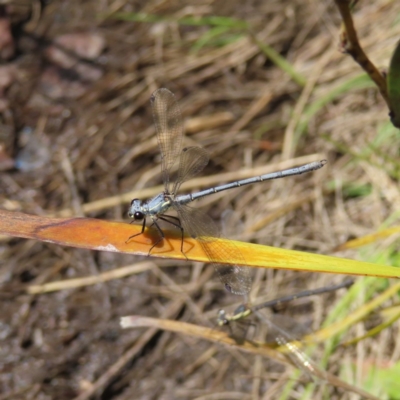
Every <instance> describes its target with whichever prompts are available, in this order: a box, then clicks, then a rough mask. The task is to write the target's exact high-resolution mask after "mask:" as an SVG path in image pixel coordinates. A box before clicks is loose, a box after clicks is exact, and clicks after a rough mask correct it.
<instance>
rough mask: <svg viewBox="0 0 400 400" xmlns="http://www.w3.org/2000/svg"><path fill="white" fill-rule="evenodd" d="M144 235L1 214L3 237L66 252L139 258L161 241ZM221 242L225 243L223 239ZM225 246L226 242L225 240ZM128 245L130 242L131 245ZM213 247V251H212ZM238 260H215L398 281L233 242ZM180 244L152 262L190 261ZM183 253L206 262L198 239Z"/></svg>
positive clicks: (337, 262) (371, 268)
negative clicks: (74, 250)
mask: <svg viewBox="0 0 400 400" xmlns="http://www.w3.org/2000/svg"><path fill="white" fill-rule="evenodd" d="M140 231H141V227H140V226H138V225H130V224H127V223H121V222H110V221H103V220H99V219H93V218H49V217H41V216H34V215H28V214H22V213H17V212H12V211H5V210H0V234H5V235H10V236H15V237H21V238H26V239H35V240H41V241H45V242H50V243H56V244H59V245H63V246H71V247H78V248H85V249H91V250H99V251H114V252H120V253H128V254H135V255H148V253H149V249H150V248H151V246H152V244H153V243H154V242H155V241H156V240H157V238H158V236H157V233H156V231H154V230H152V229H146V231H145V233H144V234H143V235H139V236H137V237H135V238H132V239H131V240H129V241H128V239H129V237H131V236H132V235H135V234H137V233H139V232H140ZM221 240H223V239H221ZM224 240H225V239H224ZM127 241H128V242H127ZM212 245H213V244H212V243H210V244H209V246H210V247H211V248H212ZM234 245H235V246H236V248H237V249H238V250H239V252H240V255H241V256H242V257H240V259H234V258H232V259H229V260H227V259H221V260H215V261H218V262H221V263H223V264H230V265H234V264H243V259H244V260H245V263H246V264H245V265H247V266H250V267H258V268H278V269H291V270H298V271H313V272H329V273H336V274H350V275H364V276H378V277H385V278H398V277H400V269H398V268H395V267H391V266H385V265H378V264H373V263H367V262H361V261H354V260H348V259H344V258H338V257H331V256H324V255H319V254H311V253H305V252H300V251H293V250H285V249H279V248H275V247H269V246H262V245H256V244H250V243H244V242H237V241H235V242H234ZM180 249H181V238H180V234H179V233H177V232H170V231H166V238H165V240H163V241H161V243H160V244H159V245H157V246H156V247H155V248H154V249H153V250H152V253H151V256H153V257H161V258H171V259H177V260H186V258H185V256H184V255H183V254H182V252H181V250H180ZM184 251H185V253H186V256H187V258H188V259H189V260H193V261H202V262H208V257H207V255H206V254H205V253H204V251H203V249H202V246H201V245H200V244H199V243H198V242H197V241H196V240H194V239H191V238H188V237H185V239H184Z"/></svg>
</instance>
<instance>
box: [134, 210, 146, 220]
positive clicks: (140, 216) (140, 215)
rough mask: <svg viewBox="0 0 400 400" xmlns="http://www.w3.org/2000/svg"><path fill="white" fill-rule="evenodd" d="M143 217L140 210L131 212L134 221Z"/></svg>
mask: <svg viewBox="0 0 400 400" xmlns="http://www.w3.org/2000/svg"><path fill="white" fill-rule="evenodd" d="M143 218H144V214H143V213H142V212H140V211H136V212H135V213H134V214H133V219H134V220H135V221H141V220H142V219H143Z"/></svg>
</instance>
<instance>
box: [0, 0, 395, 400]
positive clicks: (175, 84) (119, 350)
mask: <svg viewBox="0 0 400 400" xmlns="http://www.w3.org/2000/svg"><path fill="white" fill-rule="evenodd" d="M38 6H39V2H33V3H32V4H31V3H25V2H19V3H15V5H13V6H10V5H6V6H3V7H6V9H7V12H8V13H9V14H8V15H11V21H12V24H13V25H12V27H13V30H12V34H13V39H12V41H11V43H12V44H13V45H14V46H15V52H14V53H13V55H12V56H9V57H8V58H7V57H6V56H4V57H5V58H6V60H7V62H4V66H3V68H5V67H7V68H9V69H8V70H7V71H11V72H9V74H10V76H11V78H10V81H9V82H8V84H7V85H5V86H4V85H3V86H2V93H1V94H2V103H1V111H2V120H1V124H2V129H1V132H0V141H1V142H2V144H3V147H2V152H1V155H2V156H3V158H4V159H6V160H8V159H7V156H9V157H10V158H11V159H16V160H18V163H17V166H19V167H20V168H19V169H15V168H14V169H12V168H9V164H7V162H6V161H4V162H3V163H2V169H3V171H2V172H0V206H1V207H2V208H4V209H8V210H19V211H23V212H27V213H32V214H39V215H46V214H50V213H57V212H60V211H61V210H64V214H65V213H66V212H65V210H70V211H69V213H70V214H72V215H83V214H84V213H85V215H88V216H95V217H97V218H104V219H112V220H126V219H127V217H126V215H127V208H128V204H127V203H126V202H121V201H120V200H119V198H118V197H116V198H114V197H113V196H118V195H120V194H123V193H126V192H128V191H130V190H141V189H143V188H145V187H146V188H147V187H151V186H155V185H158V184H160V183H161V182H160V179H161V176H160V166H159V163H160V157H159V152H158V148H157V142H156V139H155V131H154V128H153V124H152V117H151V110H150V104H149V99H150V95H151V93H152V92H153V91H154V90H155V89H157V88H159V87H167V88H169V89H170V90H171V91H173V92H174V93H175V95H176V97H177V98H178V99H179V101H180V105H181V108H182V111H183V114H184V117H185V120H186V127H187V130H186V138H185V144H189V145H201V146H203V147H205V148H206V149H208V150H209V151H210V153H211V162H210V164H209V165H208V166H207V167H206V169H205V171H204V174H203V175H204V176H210V177H212V176H214V175H217V174H219V173H223V172H228V171H236V170H239V169H244V168H246V169H250V168H253V167H257V166H261V165H269V166H271V165H274V163H277V162H279V161H281V160H289V161H288V162H290V160H292V159H293V158H295V157H299V156H305V155H310V161H312V160H318V159H321V158H325V157H326V158H327V159H328V162H329V164H328V165H327V166H326V167H324V169H323V170H321V171H318V172H317V173H313V174H307V175H305V176H301V177H296V178H288V179H285V180H277V181H273V182H271V183H266V184H259V185H255V186H252V187H245V188H238V189H236V191H235V192H232V193H228V194H227V193H221V194H217V195H214V196H212V197H210V198H209V199H204V200H202V201H199V204H198V206H199V207H200V206H201V207H203V209H205V210H208V212H209V214H210V215H212V216H213V217H214V218H215V219H216V220H218V221H220V219H221V215H222V213H223V211H224V210H225V209H232V210H234V211H235V213H234V214H233V215H232V216H231V217H230V218H229V219H225V220H224V221H225V223H226V229H227V231H228V232H231V234H229V237H231V238H237V239H239V240H245V241H254V242H257V243H262V244H269V245H273V246H281V247H285V248H293V249H299V250H304V251H311V252H320V253H322V254H329V253H330V252H331V249H332V248H334V247H335V246H336V245H338V244H340V243H342V242H344V241H346V240H347V239H350V238H353V237H358V236H360V235H363V234H367V233H370V232H373V231H375V230H377V229H378V228H379V227H380V226H382V224H383V223H384V222H385V221H386V220H387V219H388V218H389V217H390V222H391V223H393V222H396V215H395V213H396V211H397V209H398V206H399V204H400V192H399V189H398V184H397V178H398V173H399V172H398V171H399V163H398V161H397V160H396V158H397V156H398V143H399V138H398V135H397V133H396V131H395V130H394V129H393V128H391V127H390V124H389V122H388V117H387V113H388V111H387V109H386V105H385V103H384V102H383V100H382V99H381V98H380V97H379V94H377V91H376V89H375V88H374V87H373V85H371V84H368V83H366V82H367V81H366V80H362V79H361V80H360V79H358V80H357V79H356V78H357V77H358V76H359V75H361V73H362V72H361V71H360V68H359V66H357V65H356V64H355V63H354V62H353V61H352V59H351V58H350V57H348V56H346V55H344V54H342V53H341V52H339V51H338V40H339V39H338V31H339V26H340V19H339V15H338V13H337V11H336V9H335V7H334V4H333V3H331V2H329V1H324V2H320V1H315V0H308V1H268V2H261V1H247V2H237V1H231V2H225V1H199V2H195V3H191V2H182V1H173V0H170V1H152V0H149V1H143V2H140V1H131V2H128V1H123V0H115V1H111V0H110V1H102V2H98V1H85V2H80V1H58V0H54V1H52V2H49V3H48V4H47V5H46V7H44V8H43V9H41V10H40V9H39V7H38ZM7 7H8V8H7ZM32 9H33V10H36V11H35V12H33V13H32V14H29V10H32ZM114 12H143V13H149V14H157V15H159V16H164V17H166V16H168V20H165V21H159V22H155V23H141V22H129V21H126V22H125V21H120V20H117V19H115V18H113V17H112V16H111V17H110V15H111V14H112V13H114ZM399 15H400V4H399V3H398V2H395V1H389V0H378V1H375V2H373V4H369V3H367V2H363V3H361V4H360V5H359V7H358V9H357V11H356V13H355V16H354V18H355V24H356V27H357V31H358V33H359V37H360V40H361V43H362V45H363V46H364V48H365V50H366V52H367V53H368V54H369V56H370V57H371V59H372V61H373V62H375V64H376V65H377V66H378V67H386V66H387V65H388V63H389V59H390V55H391V52H392V51H393V48H394V46H395V43H396V41H397V40H398V38H399V35H400V23H399V22H400V21H399ZM188 16H227V17H231V18H236V19H240V20H244V21H246V22H247V23H248V24H249V26H250V27H251V30H252V32H253V33H254V35H255V36H256V37H257V39H258V40H259V41H261V42H262V43H265V44H268V45H269V46H271V47H272V48H273V49H275V50H276V51H278V52H279V53H280V54H282V55H283V56H284V57H285V59H286V60H287V61H288V62H289V63H290V64H291V66H292V67H293V68H294V70H295V71H297V73H298V74H301V76H302V77H304V80H305V81H306V82H307V84H306V85H305V86H302V85H300V84H299V83H297V82H295V81H294V80H293V79H292V78H291V77H290V76H289V75H288V74H287V73H286V72H285V71H283V70H282V69H281V68H279V67H277V66H276V65H274V64H273V63H271V61H270V60H269V59H268V57H266V56H265V54H264V53H263V52H262V51H261V49H260V47H259V46H258V45H257V44H255V43H254V41H253V40H252V39H251V38H250V37H249V35H247V34H246V33H245V32H243V30H240V29H232V30H230V31H229V32H227V33H225V34H224V35H222V36H219V37H217V38H216V39H218V41H217V40H216V39H215V40H210V41H208V42H206V43H205V44H204V46H203V47H201V48H200V49H196V46H197V45H198V43H199V40H200V39H204V37H205V36H204V35H205V34H206V33H207V32H210V31H211V29H214V28H212V27H210V26H209V25H200V26H189V25H183V24H178V23H177V22H176V21H177V20H178V19H180V18H183V17H188ZM70 33H74V34H77V36H76V37H74V39H73V40H71V41H72V43H73V44H72V45H71V48H70V50H71V51H73V50H74V51H77V48H83V50H82V55H85V56H86V57H87V59H86V60H85V59H83V58H81V59H79V58H76V57H73V55H72V54H70V53H68V52H67V53H62V54H63V56H60V55H58V56H57V54H58V53H57V50H59V49H60V48H59V47H57V45H56V44H57V43H64V42H62V41H61V42H57V40H60V39H59V38H60V37H61V38H62V37H65V36H63V35H66V34H70ZM71 41H70V42H68V43H71ZM60 51H62V49H61V50H60ZM91 52H93V55H91ZM56 53H57V54H56ZM55 54H56V55H55ZM62 57H64V59H63V58H62ZM60 58H61V59H62V60H63V61H60ZM65 58H66V59H67V61H65ZM71 60H72V61H71ZM4 73H5V72H4V70H3V76H4ZM359 82H361V83H359ZM338 88H339V89H340V90H338ZM337 92H340V93H337ZM335 93H336V94H335ZM24 148H25V151H24V150H23V149H24ZM21 165H22V167H21ZM194 181H195V180H194ZM221 183H222V182H221ZM110 198H111V201H110ZM110 204H112V205H111V206H110ZM127 222H128V221H127ZM374 250H375V253H372V252H371V253H368V254H367V253H365V252H364V253H361V254H360V253H356V252H354V251H353V252H352V253H347V254H346V256H351V257H364V258H365V259H366V260H368V261H376V260H378V259H379V255H381V253H379V252H378V253H377V248H376V247H375V249H374ZM378 250H382V251H383V250H384V249H383V248H382V247H381V248H378ZM0 256H1V261H2V264H1V267H0V278H1V285H2V286H1V287H2V289H1V303H0V310H1V319H0V324H1V333H0V335H1V348H0V359H1V362H0V365H1V370H0V388H1V389H0V399H17V398H26V399H28V398H29V399H73V398H77V396H78V395H79V394H81V395H80V397H79V399H85V398H89V395H87V393H89V392H86V390H89V391H90V389H91V388H92V385H93V383H95V382H97V384H98V387H99V389H98V391H97V393H96V396H97V397H96V396H95V397H93V398H99V399H111V398H112V399H118V400H122V399H134V398H140V399H195V398H196V399H250V398H251V399H275V398H276V399H277V398H285V399H297V398H302V397H301V396H302V393H303V392H304V388H305V383H304V379H303V380H301V379H300V380H297V378H296V380H293V379H292V377H293V369H290V368H286V369H284V367H282V366H279V365H277V364H276V363H273V362H272V361H268V360H265V359H262V358H258V357H255V356H253V355H247V354H241V353H238V352H236V351H230V350H229V349H227V348H225V347H222V346H218V345H215V344H210V343H208V342H205V341H200V340H195V339H193V338H190V337H185V336H182V335H177V334H173V333H168V332H153V331H151V330H149V331H145V330H143V329H142V330H141V329H137V330H127V331H122V330H121V329H120V327H119V325H118V318H119V317H120V316H122V315H129V314H142V315H148V316H154V317H160V316H162V317H168V318H171V319H180V320H183V321H190V322H192V323H197V324H202V325H206V326H213V324H214V320H215V316H216V312H217V310H218V309H220V308H221V307H226V306H228V307H230V308H231V309H232V308H233V306H234V305H236V304H239V302H240V299H238V298H237V297H235V296H232V295H229V294H226V293H224V292H223V290H222V288H221V285H220V283H219V282H217V280H216V279H213V278H211V276H212V271H211V270H210V269H209V267H207V266H204V265H190V264H189V263H186V264H185V263H179V264H176V263H175V262H172V261H170V262H168V261H159V260H154V259H143V260H139V259H137V258H136V259H133V258H132V257H131V256H127V255H122V254H114V253H106V252H104V253H93V252H88V251H82V250H77V249H68V248H60V247H57V246H55V245H50V244H46V243H38V242H34V241H25V240H3V241H2V242H1V243H0ZM136 263H142V264H140V265H141V266H142V268H141V273H138V274H135V275H132V276H129V277H125V278H123V279H116V280H112V281H110V282H107V283H104V284H97V285H94V286H87V287H84V288H80V289H69V290H61V291H58V292H55V293H50V294H42V295H40V294H39V295H28V294H25V288H26V286H27V285H28V286H29V285H31V284H35V285H37V284H41V283H45V282H50V281H58V280H63V279H68V278H76V277H84V276H90V275H94V276H95V275H97V274H99V273H102V272H105V271H111V270H113V269H115V268H117V267H121V266H125V265H131V264H136ZM140 265H139V266H140ZM342 279H343V277H342V276H332V275H322V274H320V275H317V274H311V273H306V272H304V273H293V272H288V271H273V270H270V271H268V272H265V271H256V272H255V284H254V287H255V290H254V293H252V298H253V300H255V299H256V298H257V297H262V298H274V297H277V296H280V295H284V294H290V293H294V292H296V291H298V290H302V289H306V288H315V287H318V286H322V285H325V284H328V283H331V282H332V281H335V282H339V281H341V280H342ZM342 294H343V292H339V293H338V294H337V295H329V296H323V297H319V298H310V299H307V300H303V301H298V302H296V303H294V304H292V305H290V306H288V307H287V308H285V309H284V310H282V313H283V314H286V315H291V316H294V317H295V319H296V320H297V321H298V322H301V323H304V324H306V325H309V326H311V327H312V328H318V327H319V326H320V325H321V324H322V322H323V321H324V319H325V318H326V316H328V315H329V313H330V310H331V308H332V307H334V305H335V302H336V301H337V299H338V298H340V296H341V295H342ZM363 299H364V297H363V293H360V296H359V298H358V299H357V300H356V302H355V303H356V304H354V306H356V305H357V304H362V302H363ZM364 330H365V326H364V325H363V324H359V325H358V326H356V327H354V329H353V330H352V331H350V332H348V333H347V334H346V339H351V338H352V337H355V336H359V335H360V334H362V333H363V332H364ZM396 334H397V329H396V328H390V329H387V330H386V331H385V332H383V333H381V334H380V335H378V336H377V337H374V338H371V339H366V340H364V341H362V342H361V343H359V344H357V345H356V346H353V347H350V348H346V349H342V348H338V349H336V351H335V352H334V353H333V354H332V355H331V356H330V358H329V363H328V366H329V370H330V371H331V372H333V373H336V374H341V376H342V377H343V379H345V380H347V381H349V382H353V383H355V384H357V385H359V386H360V387H361V386H363V385H364V384H365V382H364V380H365V379H364V378H365V377H366V376H370V375H369V374H370V368H371V365H376V366H377V367H378V368H385V367H387V366H388V365H392V364H393V363H394V362H395V361H397V360H398V356H399V352H400V348H399V346H398V344H397V343H396V340H395V339H396ZM132 349H133V350H132ZM322 350H323V346H320V348H319V349H317V350H316V351H314V353H313V357H314V359H316V360H319V359H321V357H322ZM121 360H123V361H124V362H121V365H122V366H123V367H122V368H120V369H119V370H117V369H114V370H113V369H110V368H111V367H112V366H113V365H115V363H117V362H118V361H121ZM288 382H289V383H292V384H293V387H292V388H291V389H288V390H287V393H286V395H283V394H282V393H283V392H284V388H285V385H286V384H287V383H288ZM374 382H376V381H374ZM370 383H371V382H370ZM376 385H377V387H376V388H375V393H376V394H378V393H377V392H376V390H378V389H377V388H379V387H380V386H382V385H381V384H380V383H379V382H378V383H376ZM369 389H370V390H372V391H374V388H371V387H370V388H369ZM381 393H382V392H381ZM279 396H282V397H279ZM284 396H286V397H284ZM305 396H306V397H303V398H313V399H315V398H329V399H354V398H357V397H355V395H350V394H348V393H343V391H340V390H339V389H335V388H331V387H329V386H327V385H324V384H322V385H319V386H317V387H316V388H315V392H313V394H309V395H308V396H310V397H307V395H305ZM382 396H383V395H382Z"/></svg>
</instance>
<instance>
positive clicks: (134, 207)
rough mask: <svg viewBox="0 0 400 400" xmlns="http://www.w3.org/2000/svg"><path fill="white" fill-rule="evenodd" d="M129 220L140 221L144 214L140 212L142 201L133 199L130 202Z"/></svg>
mask: <svg viewBox="0 0 400 400" xmlns="http://www.w3.org/2000/svg"><path fill="white" fill-rule="evenodd" d="M128 216H129V218H133V219H134V220H135V221H142V220H143V218H144V213H143V211H142V201H141V200H139V199H133V200H132V201H131V208H130V209H129V211H128Z"/></svg>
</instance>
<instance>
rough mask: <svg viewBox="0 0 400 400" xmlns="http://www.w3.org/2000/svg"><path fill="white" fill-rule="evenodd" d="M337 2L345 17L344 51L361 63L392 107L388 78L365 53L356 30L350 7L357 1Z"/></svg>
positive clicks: (342, 39) (342, 41)
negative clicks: (387, 83) (388, 90)
mask: <svg viewBox="0 0 400 400" xmlns="http://www.w3.org/2000/svg"><path fill="white" fill-rule="evenodd" d="M335 3H336V5H337V7H338V9H339V12H340V15H341V16H342V19H343V28H342V33H341V35H340V36H341V45H342V48H343V51H344V52H346V53H348V54H350V55H351V56H352V57H353V59H354V61H355V62H356V63H357V64H359V65H360V67H361V68H362V69H363V70H364V71H365V72H366V73H367V74H368V75H369V77H370V78H371V79H372V80H373V81H374V82H375V84H376V86H378V89H379V91H380V93H381V95H382V97H383V98H384V100H385V102H386V104H387V105H388V107H389V109H391V107H390V101H389V97H388V92H387V85H386V79H385V78H384V77H383V75H382V74H381V73H380V72H379V70H378V69H377V68H376V67H375V65H374V64H373V63H372V62H371V60H370V59H369V58H368V56H367V55H366V54H365V53H364V50H363V49H362V48H361V46H360V43H359V41H358V37H357V32H356V30H355V27H354V23H353V18H352V16H351V11H350V8H351V7H352V6H353V5H354V4H355V2H354V1H349V0H335Z"/></svg>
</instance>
